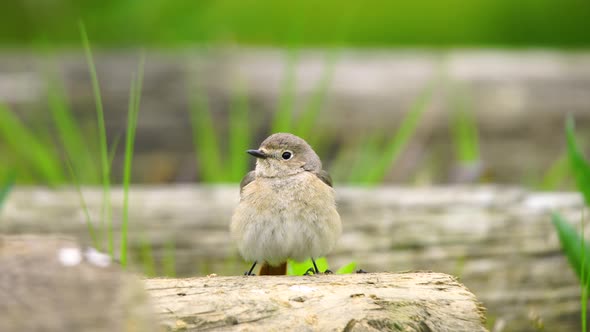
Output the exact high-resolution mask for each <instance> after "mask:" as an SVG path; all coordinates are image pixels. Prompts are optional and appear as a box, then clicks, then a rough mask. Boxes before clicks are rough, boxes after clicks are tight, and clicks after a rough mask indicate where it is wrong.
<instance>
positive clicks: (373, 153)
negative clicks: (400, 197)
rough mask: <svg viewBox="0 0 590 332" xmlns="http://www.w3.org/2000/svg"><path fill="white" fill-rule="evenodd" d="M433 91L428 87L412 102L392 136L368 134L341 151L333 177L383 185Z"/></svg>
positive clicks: (375, 133) (359, 182)
mask: <svg viewBox="0 0 590 332" xmlns="http://www.w3.org/2000/svg"><path fill="white" fill-rule="evenodd" d="M433 92H434V84H430V85H429V86H427V87H426V89H425V90H424V91H423V92H422V93H421V94H420V95H419V96H418V98H417V99H416V100H414V102H413V103H412V105H411V106H410V109H409V110H408V112H407V113H406V114H405V116H404V118H403V119H402V121H401V123H400V125H399V127H398V128H397V130H396V132H395V134H394V135H393V136H391V137H387V136H386V135H384V134H382V133H380V132H371V133H368V134H367V135H365V136H364V137H363V138H362V139H361V140H360V141H359V142H358V144H357V145H356V146H355V149H354V150H352V151H351V150H348V151H347V150H341V151H340V153H339V156H337V158H336V160H337V162H335V163H334V164H333V165H332V167H333V168H335V172H334V174H335V178H337V179H338V178H341V177H342V178H341V179H342V180H343V181H345V182H350V183H356V184H362V185H377V184H379V183H382V182H383V179H385V177H386V176H387V174H388V172H389V171H390V170H391V168H392V167H393V165H395V163H396V162H397V160H398V158H399V156H400V154H401V153H402V152H403V151H404V149H405V148H406V147H407V145H408V143H409V141H410V139H411V138H412V136H413V135H414V133H415V132H416V129H417V128H418V124H419V123H420V119H421V118H422V114H423V113H424V111H425V110H426V109H427V108H428V106H429V105H430V102H431V100H432V95H433ZM343 154H348V155H343Z"/></svg>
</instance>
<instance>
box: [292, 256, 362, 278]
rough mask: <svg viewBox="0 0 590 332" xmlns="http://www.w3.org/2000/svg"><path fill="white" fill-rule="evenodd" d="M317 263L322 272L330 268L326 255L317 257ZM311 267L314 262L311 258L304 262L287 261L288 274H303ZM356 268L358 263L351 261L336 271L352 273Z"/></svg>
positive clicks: (338, 272) (337, 272)
mask: <svg viewBox="0 0 590 332" xmlns="http://www.w3.org/2000/svg"><path fill="white" fill-rule="evenodd" d="M315 263H316V265H317V267H318V270H320V271H321V272H324V271H326V270H328V269H329V266H328V261H327V260H326V258H325V257H320V258H318V259H316V260H315ZM310 267H313V263H312V261H311V259H308V260H306V261H304V262H296V261H294V260H289V261H288V262H287V275H290V276H301V275H303V274H305V273H306V272H307V270H309V268H310ZM355 268H356V263H355V262H350V263H348V264H346V265H344V266H342V267H341V268H339V269H338V270H336V271H335V272H334V273H336V274H350V273H354V271H355Z"/></svg>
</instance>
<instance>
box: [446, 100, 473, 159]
mask: <svg viewBox="0 0 590 332" xmlns="http://www.w3.org/2000/svg"><path fill="white" fill-rule="evenodd" d="M466 98H467V97H466V96H465V95H464V94H463V95H457V96H455V98H454V100H455V111H454V112H453V113H452V118H451V119H452V122H451V130H452V134H453V145H454V147H455V155H456V156H457V159H458V160H459V162H460V163H465V164H470V163H475V162H478V161H479V160H480V155H479V134H478V128H477V122H476V120H475V114H474V112H473V110H472V109H469V108H468V105H467V100H466Z"/></svg>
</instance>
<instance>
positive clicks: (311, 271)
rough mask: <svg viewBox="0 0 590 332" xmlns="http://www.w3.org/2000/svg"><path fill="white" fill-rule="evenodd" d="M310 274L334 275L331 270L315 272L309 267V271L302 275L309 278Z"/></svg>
mask: <svg viewBox="0 0 590 332" xmlns="http://www.w3.org/2000/svg"><path fill="white" fill-rule="evenodd" d="M312 274H334V272H332V271H331V270H326V271H324V272H323V273H321V272H316V270H315V269H314V268H313V267H310V268H309V269H307V271H305V273H304V274H303V275H304V276H310V275H312Z"/></svg>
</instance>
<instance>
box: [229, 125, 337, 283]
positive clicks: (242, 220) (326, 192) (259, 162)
mask: <svg viewBox="0 0 590 332" xmlns="http://www.w3.org/2000/svg"><path fill="white" fill-rule="evenodd" d="M247 152H248V153H249V154H251V155H253V156H254V157H256V158H257V159H256V168H255V170H254V171H251V172H249V173H248V174H246V176H245V177H244V178H243V179H242V182H241V183H240V204H239V205H238V207H237V208H236V210H235V212H234V215H233V217H232V221H231V226H230V231H231V234H232V237H233V239H234V240H235V241H236V243H237V245H238V249H239V251H240V253H241V255H242V257H244V259H245V260H247V261H250V262H253V265H252V268H250V271H248V272H246V274H247V275H252V271H253V270H254V267H255V266H256V263H258V262H262V263H263V265H262V268H261V269H260V274H261V275H262V274H286V266H287V265H286V262H287V259H293V260H295V261H304V260H306V259H308V258H311V259H312V262H313V265H314V268H313V270H312V271H313V272H314V273H319V270H318V268H317V266H316V264H315V259H316V258H318V257H321V256H323V255H325V254H327V253H328V252H330V250H332V248H333V247H334V245H335V244H336V240H337V239H338V238H339V237H340V233H341V232H342V224H341V222H340V216H339V215H338V212H337V211H336V203H335V200H334V189H332V179H331V178H330V175H329V174H328V172H326V171H324V170H322V162H321V161H320V158H319V157H318V155H317V154H316V153H315V151H313V149H312V148H311V146H309V144H307V142H305V141H304V140H303V139H301V138H300V137H297V136H295V135H292V134H287V133H278V134H273V135H271V136H269V137H268V138H267V139H265V140H264V141H263V142H262V144H261V145H260V148H259V149H258V150H248V151H247ZM310 270H311V269H310Z"/></svg>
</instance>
